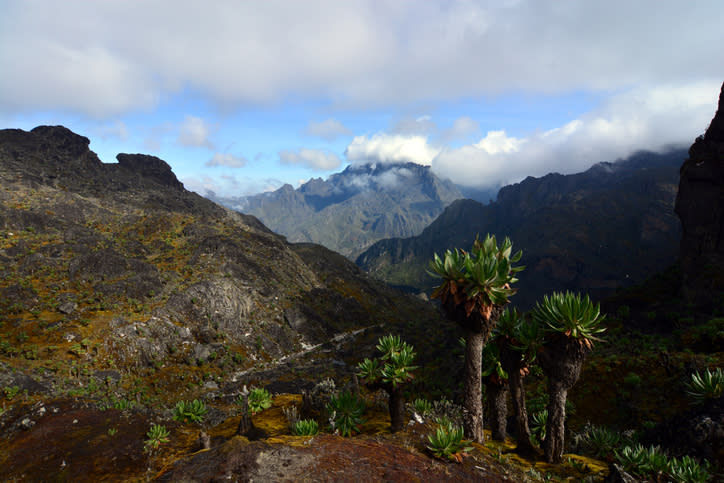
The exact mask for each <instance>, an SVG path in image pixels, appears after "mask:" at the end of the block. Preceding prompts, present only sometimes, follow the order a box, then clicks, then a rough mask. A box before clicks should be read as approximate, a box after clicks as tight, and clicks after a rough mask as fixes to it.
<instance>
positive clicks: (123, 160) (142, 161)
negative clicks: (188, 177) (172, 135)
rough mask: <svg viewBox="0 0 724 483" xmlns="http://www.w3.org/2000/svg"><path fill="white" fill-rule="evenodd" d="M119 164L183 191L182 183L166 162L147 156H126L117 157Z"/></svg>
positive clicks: (122, 154)
mask: <svg viewBox="0 0 724 483" xmlns="http://www.w3.org/2000/svg"><path fill="white" fill-rule="evenodd" d="M116 159H118V164H119V165H120V166H121V167H123V168H126V169H128V170H130V171H132V172H136V173H138V174H140V175H141V176H144V177H147V178H152V179H154V180H155V181H158V182H159V183H161V184H164V185H166V186H171V187H172V188H176V189H182V188H183V187H184V185H183V184H181V182H180V181H179V180H178V179H176V175H175V174H173V171H171V166H169V165H168V163H166V161H164V160H162V159H159V158H157V157H156V156H149V155H147V154H124V153H121V154H119V155H118V156H116Z"/></svg>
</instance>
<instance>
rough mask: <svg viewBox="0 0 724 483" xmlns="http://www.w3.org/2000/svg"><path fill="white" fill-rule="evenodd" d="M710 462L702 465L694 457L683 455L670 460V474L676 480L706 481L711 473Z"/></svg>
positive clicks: (692, 482)
mask: <svg viewBox="0 0 724 483" xmlns="http://www.w3.org/2000/svg"><path fill="white" fill-rule="evenodd" d="M708 467H709V465H708V463H706V461H705V462H704V465H700V464H699V463H698V462H697V461H696V460H695V459H694V458H691V457H689V456H683V457H681V459H678V458H672V460H671V461H670V462H669V472H668V473H669V476H670V477H671V478H672V479H673V480H674V481H679V482H686V483H704V482H706V481H707V480H709V478H710V477H711V475H710V474H709V471H708Z"/></svg>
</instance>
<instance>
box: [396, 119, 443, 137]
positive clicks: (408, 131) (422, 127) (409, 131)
mask: <svg viewBox="0 0 724 483" xmlns="http://www.w3.org/2000/svg"><path fill="white" fill-rule="evenodd" d="M436 129H437V125H436V124H435V122H434V121H433V120H432V116H430V115H429V114H425V115H424V116H418V117H416V118H414V119H412V118H403V119H400V120H398V121H397V123H395V125H394V126H392V129H390V132H391V134H401V135H405V136H410V135H420V136H426V135H428V134H431V133H433V132H435V130H436Z"/></svg>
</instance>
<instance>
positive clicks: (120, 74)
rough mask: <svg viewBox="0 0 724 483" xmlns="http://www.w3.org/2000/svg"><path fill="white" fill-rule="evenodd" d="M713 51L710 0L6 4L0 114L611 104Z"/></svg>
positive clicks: (716, 27)
mask: <svg viewBox="0 0 724 483" xmlns="http://www.w3.org/2000/svg"><path fill="white" fill-rule="evenodd" d="M79 18H83V22H82V24H79V22H78V21H77V20H78V19H79ZM68 25H73V26H74V27H73V28H68ZM720 46H721V3H720V0H701V1H697V2H695V3H692V4H691V5H688V4H687V5H686V7H682V4H681V2H680V1H678V0H656V1H653V0H650V1H639V2H630V1H629V0H609V1H607V2H580V1H578V0H558V1H549V2H540V1H531V0H529V1H525V0H523V1H519V2H512V3H511V2H503V3H501V2H471V1H468V0H458V1H448V0H429V1H425V2H409V1H408V2H377V1H374V0H370V1H364V0H358V1H345V2H340V1H338V0H311V1H308V2H288V1H285V0H268V1H265V2H238V1H235V0H218V1H216V2H214V8H206V9H199V8H198V3H197V2H193V1H190V0H166V1H157V2H153V3H150V4H144V7H143V15H139V9H138V5H137V4H135V3H134V2H93V3H92V5H89V4H88V2H87V1H85V0H65V1H63V2H57V1H54V0H46V1H37V2H30V3H28V2H25V1H21V0H15V1H13V0H8V1H6V2H3V15H2V18H0V65H5V66H12V69H6V70H5V71H4V72H3V75H2V76H0V106H2V109H3V110H9V111H13V112H16V111H22V110H25V109H29V108H42V109H70V110H74V111H77V112H83V113H88V114H90V115H93V116H97V117H103V116H109V115H112V114H118V113H120V112H129V111H131V110H133V109H139V108H140V109H148V108H151V107H153V106H154V105H155V104H156V103H157V102H158V99H161V98H166V97H167V96H169V95H173V94H175V93H179V92H181V90H182V89H190V90H193V91H196V92H200V93H201V94H202V95H203V96H204V97H205V98H207V99H210V100H212V101H215V102H216V103H217V105H219V106H224V107H227V106H228V105H229V104H230V103H231V104H234V103H237V104H238V103H255V104H265V103H269V102H278V101H283V100H285V99H289V98H290V96H295V97H301V98H310V97H313V98H315V99H320V98H321V99H323V100H324V101H329V102H331V103H333V104H336V105H354V106H363V107H369V106H384V105H388V104H391V105H398V106H400V105H405V106H408V105H411V104H415V103H418V102H428V101H429V100H431V99H434V100H437V101H444V100H457V99H462V98H470V97H476V96H486V95H496V94H498V93H501V92H520V91H525V92H533V93H562V92H568V91H569V90H571V89H575V90H579V91H580V90H589V91H590V90H597V91H605V92H611V91H615V90H618V89H621V88H626V87H628V86H632V85H651V84H654V83H659V82H662V80H665V81H673V82H683V81H686V80H711V79H720V78H721V66H722V65H724V49H721V48H720Z"/></svg>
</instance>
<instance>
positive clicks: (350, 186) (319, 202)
mask: <svg viewBox="0 0 724 483" xmlns="http://www.w3.org/2000/svg"><path fill="white" fill-rule="evenodd" d="M462 197H463V194H462V193H461V191H460V190H459V189H458V187H456V186H455V185H454V184H453V183H452V182H450V181H448V180H444V179H441V178H439V177H438V176H436V175H435V174H434V173H433V172H432V171H431V170H430V167H429V166H421V165H419V164H415V163H385V164H383V163H372V164H354V165H351V166H349V167H347V168H346V169H345V170H344V171H342V172H341V173H337V174H334V175H332V176H330V177H329V178H328V179H327V180H322V179H319V178H316V179H312V180H310V181H308V182H307V183H305V184H303V185H302V186H300V187H299V188H298V189H296V190H295V189H294V188H292V186H291V185H285V186H283V187H281V188H280V189H278V190H276V191H273V192H269V193H262V194H258V195H254V196H249V197H242V198H221V197H214V196H210V198H211V199H214V200H215V201H217V202H219V203H221V204H224V205H225V206H227V207H229V208H233V209H236V210H238V211H241V212H243V213H248V214H251V215H254V216H256V217H258V218H259V219H260V220H261V221H262V222H263V223H264V224H265V225H266V226H268V227H269V228H270V229H272V230H273V231H275V232H277V233H280V234H282V235H284V236H286V237H287V239H288V240H289V241H290V242H314V243H319V244H322V245H324V246H326V247H327V248H329V249H331V250H334V251H336V252H339V253H341V254H343V255H345V256H347V257H349V258H350V259H354V258H356V257H357V256H358V255H359V254H360V253H362V252H363V251H364V250H365V249H366V248H368V247H369V246H370V245H372V244H373V243H374V242H376V241H378V240H382V239H385V238H391V237H409V236H414V235H417V234H419V233H420V232H422V230H423V229H424V228H425V227H426V226H428V225H429V224H430V223H432V221H433V220H435V218H436V217H437V216H438V215H439V214H440V213H442V211H443V209H444V208H445V207H446V206H448V205H449V204H450V203H451V202H453V201H454V200H456V199H460V198H462Z"/></svg>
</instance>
